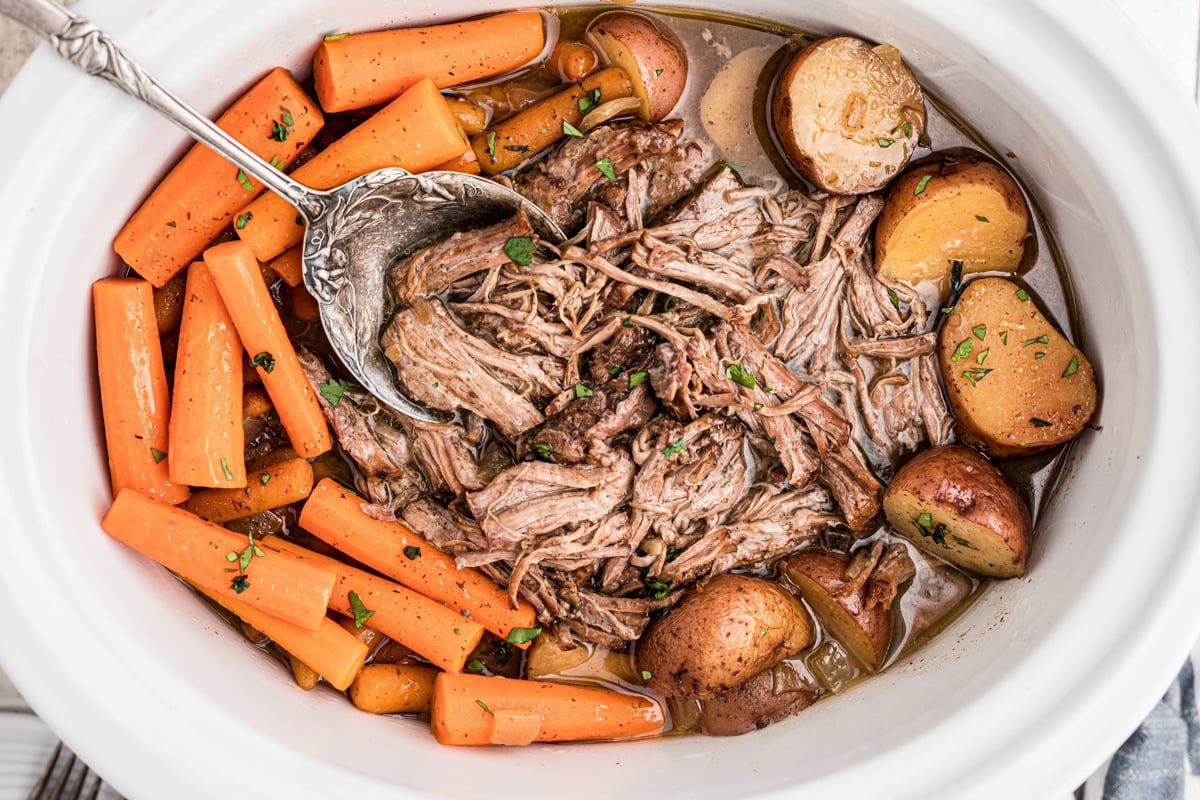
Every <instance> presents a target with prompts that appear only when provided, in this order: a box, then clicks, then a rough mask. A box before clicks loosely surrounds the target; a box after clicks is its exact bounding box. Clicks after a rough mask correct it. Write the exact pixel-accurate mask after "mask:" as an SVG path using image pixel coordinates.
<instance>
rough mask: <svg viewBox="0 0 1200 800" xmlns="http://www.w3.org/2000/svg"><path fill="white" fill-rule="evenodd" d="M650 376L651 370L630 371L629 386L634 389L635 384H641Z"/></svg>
mask: <svg viewBox="0 0 1200 800" xmlns="http://www.w3.org/2000/svg"><path fill="white" fill-rule="evenodd" d="M649 377H650V373H649V372H642V371H638V372H631V373H629V388H630V389H632V388H633V387H635V386H641V385H642V384H643V383H645V382H646V379H647V378H649Z"/></svg>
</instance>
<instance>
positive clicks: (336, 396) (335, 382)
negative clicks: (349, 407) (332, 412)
mask: <svg viewBox="0 0 1200 800" xmlns="http://www.w3.org/2000/svg"><path fill="white" fill-rule="evenodd" d="M353 385H354V384H353V383H351V382H350V381H344V380H341V379H339V378H330V379H329V380H327V381H325V382H324V383H320V384H317V390H318V391H320V392H321V397H324V398H325V400H326V401H327V402H328V403H329V405H331V406H336V405H337V404H338V403H340V402H342V395H343V394H345V393H346V390H347V389H349V388H350V387H351V386H353Z"/></svg>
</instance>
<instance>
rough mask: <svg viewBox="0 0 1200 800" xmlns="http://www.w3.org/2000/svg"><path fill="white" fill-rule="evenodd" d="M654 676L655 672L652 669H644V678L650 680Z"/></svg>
mask: <svg viewBox="0 0 1200 800" xmlns="http://www.w3.org/2000/svg"><path fill="white" fill-rule="evenodd" d="M653 677H654V673H653V672H651V671H650V670H648V669H644V670H642V680H644V681H648V680H650V679H651V678H653Z"/></svg>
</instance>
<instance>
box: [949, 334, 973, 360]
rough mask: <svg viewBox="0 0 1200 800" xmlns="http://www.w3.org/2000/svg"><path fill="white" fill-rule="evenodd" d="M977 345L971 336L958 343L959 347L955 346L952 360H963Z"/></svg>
mask: <svg viewBox="0 0 1200 800" xmlns="http://www.w3.org/2000/svg"><path fill="white" fill-rule="evenodd" d="M974 347H975V340H974V339H972V338H971V337H970V336H968V337H967V338H965V339H963V340H962V341H961V342H959V343H958V347H956V348H954V354H953V355H952V356H950V360H951V361H961V360H962V359H964V358H966V357H967V356H969V355H971V350H972V349H973V348H974Z"/></svg>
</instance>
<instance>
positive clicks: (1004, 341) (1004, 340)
mask: <svg viewBox="0 0 1200 800" xmlns="http://www.w3.org/2000/svg"><path fill="white" fill-rule="evenodd" d="M1000 342H1001V343H1002V344H1003V345H1004V346H1005V347H1007V346H1008V331H1000Z"/></svg>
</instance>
